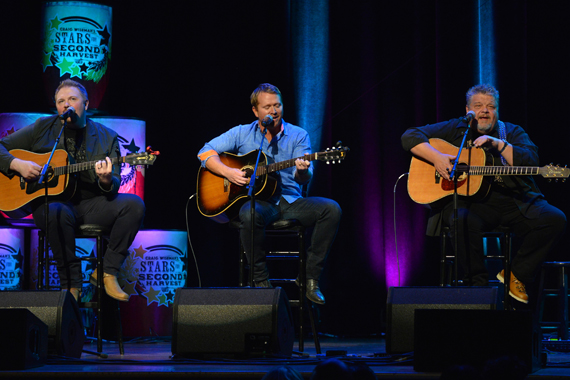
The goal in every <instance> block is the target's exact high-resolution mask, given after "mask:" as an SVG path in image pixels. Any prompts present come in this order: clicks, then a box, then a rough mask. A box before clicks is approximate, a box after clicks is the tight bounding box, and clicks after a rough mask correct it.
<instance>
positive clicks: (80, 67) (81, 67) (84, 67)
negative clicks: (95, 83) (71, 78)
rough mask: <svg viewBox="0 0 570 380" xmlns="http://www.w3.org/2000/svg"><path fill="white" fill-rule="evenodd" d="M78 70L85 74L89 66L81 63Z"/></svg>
mask: <svg viewBox="0 0 570 380" xmlns="http://www.w3.org/2000/svg"><path fill="white" fill-rule="evenodd" d="M79 69H80V70H81V72H82V73H87V70H88V69H89V66H88V65H86V64H85V62H83V63H82V64H81V66H79Z"/></svg>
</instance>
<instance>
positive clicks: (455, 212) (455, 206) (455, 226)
mask: <svg viewBox="0 0 570 380" xmlns="http://www.w3.org/2000/svg"><path fill="white" fill-rule="evenodd" d="M470 128H471V123H470V122H468V123H467V130H465V132H463V140H462V141H461V145H460V146H459V153H457V157H455V161H454V162H453V168H452V169H451V173H449V178H452V179H453V185H454V186H453V187H454V191H453V249H454V250H455V260H454V262H453V266H454V271H455V286H458V283H459V282H458V275H457V269H458V265H457V261H458V260H459V255H458V251H457V249H458V246H459V243H458V238H457V231H458V230H459V226H458V224H459V212H458V194H457V178H458V176H457V175H456V174H457V173H456V170H457V164H458V163H459V158H460V157H461V152H462V151H463V147H464V146H465V140H466V139H467V135H468V134H469V129H470ZM469 161H470V160H469ZM469 275H471V274H469Z"/></svg>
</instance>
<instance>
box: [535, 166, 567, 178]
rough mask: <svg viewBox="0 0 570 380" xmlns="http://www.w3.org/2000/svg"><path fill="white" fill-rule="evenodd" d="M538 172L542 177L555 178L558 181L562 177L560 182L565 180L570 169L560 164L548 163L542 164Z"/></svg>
mask: <svg viewBox="0 0 570 380" xmlns="http://www.w3.org/2000/svg"><path fill="white" fill-rule="evenodd" d="M538 172H539V174H540V175H542V176H543V177H544V178H548V180H553V179H554V180H555V181H558V180H559V179H562V182H564V181H566V178H568V176H569V175H570V169H569V168H567V167H566V166H564V167H563V168H561V167H560V165H553V164H552V163H551V164H550V165H546V166H543V167H542V168H540V169H539V171H538Z"/></svg>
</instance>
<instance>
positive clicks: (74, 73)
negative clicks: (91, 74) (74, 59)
mask: <svg viewBox="0 0 570 380" xmlns="http://www.w3.org/2000/svg"><path fill="white" fill-rule="evenodd" d="M73 77H78V78H79V79H81V68H80V67H79V66H77V65H73V67H72V68H71V76H70V78H73Z"/></svg>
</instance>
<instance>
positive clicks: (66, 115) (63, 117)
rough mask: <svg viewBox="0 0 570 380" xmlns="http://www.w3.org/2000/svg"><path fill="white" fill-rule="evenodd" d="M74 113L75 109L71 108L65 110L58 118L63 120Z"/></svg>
mask: <svg viewBox="0 0 570 380" xmlns="http://www.w3.org/2000/svg"><path fill="white" fill-rule="evenodd" d="M74 113H75V108H73V107H69V108H68V109H67V111H65V112H64V113H62V114H61V115H60V116H59V117H60V118H62V119H63V120H65V119H67V118H68V117H70V116H71V115H73V114H74Z"/></svg>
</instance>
